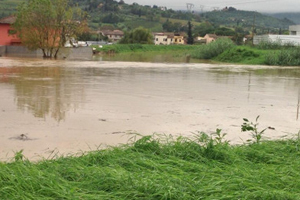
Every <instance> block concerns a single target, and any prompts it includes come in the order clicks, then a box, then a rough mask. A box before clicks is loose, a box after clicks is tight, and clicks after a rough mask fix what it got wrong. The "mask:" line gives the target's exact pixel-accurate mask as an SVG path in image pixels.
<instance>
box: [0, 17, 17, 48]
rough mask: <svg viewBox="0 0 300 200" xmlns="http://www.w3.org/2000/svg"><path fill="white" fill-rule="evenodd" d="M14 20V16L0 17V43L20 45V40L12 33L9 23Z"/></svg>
mask: <svg viewBox="0 0 300 200" xmlns="http://www.w3.org/2000/svg"><path fill="white" fill-rule="evenodd" d="M15 21H16V17H14V16H9V17H5V18H2V19H0V45H4V46H10V45H20V44H21V40H20V39H19V38H17V36H15V35H13V33H14V30H13V28H12V27H11V25H12V24H13V23H14V22H15Z"/></svg>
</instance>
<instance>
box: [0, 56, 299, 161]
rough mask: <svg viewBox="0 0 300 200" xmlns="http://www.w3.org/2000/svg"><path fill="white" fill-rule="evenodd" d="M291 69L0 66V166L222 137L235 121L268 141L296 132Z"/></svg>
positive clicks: (231, 133) (233, 133)
mask: <svg viewBox="0 0 300 200" xmlns="http://www.w3.org/2000/svg"><path fill="white" fill-rule="evenodd" d="M299 90H300V68H298V67H289V68H283V67H270V66H245V65H243V66H239V65H220V64H219V65H217V64H205V63H188V64H186V63H144V62H117V61H101V59H100V60H99V59H96V60H94V61H62V60H61V61H51V60H38V59H18V58H3V57H2V58H0V91H1V98H0V159H1V160H9V159H10V158H12V157H13V154H14V152H17V151H20V150H23V153H24V155H25V156H26V157H27V158H30V159H32V160H34V159H39V158H41V157H45V158H52V157H55V155H56V154H57V155H61V154H68V153H77V152H80V151H88V150H94V149H97V148H104V147H105V146H106V145H118V144H120V143H126V142H127V141H128V139H129V138H130V137H131V136H130V135H128V133H135V132H136V133H140V134H143V135H149V134H153V133H160V134H166V135H169V134H171V135H174V136H178V135H185V136H192V135H193V134H195V133H197V132H198V131H203V132H206V133H212V132H214V131H215V130H216V128H219V129H222V132H225V133H227V134H228V135H227V136H226V139H227V140H230V141H231V143H242V142H243V141H246V140H247V139H249V134H247V133H241V128H240V127H241V124H242V123H243V120H242V119H243V118H248V119H249V120H251V121H254V120H255V118H256V116H258V115H260V119H259V123H260V125H259V128H261V129H263V128H266V127H270V129H268V130H266V136H268V137H269V138H280V137H282V136H285V135H288V136H289V137H292V136H293V135H295V134H297V133H298V131H299V129H300V121H299V120H298V118H299V117H300V116H298V115H299Z"/></svg>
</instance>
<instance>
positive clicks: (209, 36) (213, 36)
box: [204, 34, 218, 44]
mask: <svg viewBox="0 0 300 200" xmlns="http://www.w3.org/2000/svg"><path fill="white" fill-rule="evenodd" d="M204 39H205V40H206V44H209V43H211V42H213V41H215V40H216V39H218V36H217V35H216V34H206V35H205V36H204Z"/></svg>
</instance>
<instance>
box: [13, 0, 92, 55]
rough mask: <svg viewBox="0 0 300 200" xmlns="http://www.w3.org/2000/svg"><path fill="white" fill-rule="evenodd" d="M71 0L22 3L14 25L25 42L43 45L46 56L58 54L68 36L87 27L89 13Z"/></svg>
mask: <svg viewBox="0 0 300 200" xmlns="http://www.w3.org/2000/svg"><path fill="white" fill-rule="evenodd" d="M69 5H70V4H69V0H30V1H28V2H26V3H23V4H21V6H20V7H19V9H18V12H17V15H16V17H17V19H16V22H15V23H14V25H13V26H14V29H15V30H16V32H17V35H18V36H19V38H20V39H21V42H22V44H23V45H25V46H26V47H27V48H28V49H30V50H37V49H41V50H42V52H43V57H44V58H52V57H54V58H56V57H57V54H58V52H59V50H60V48H61V47H63V46H64V45H65V43H66V41H67V40H68V39H71V38H76V37H77V35H79V34H81V33H82V32H83V31H84V29H85V27H86V14H85V13H84V12H82V10H81V9H80V8H78V7H74V8H72V7H70V6H69Z"/></svg>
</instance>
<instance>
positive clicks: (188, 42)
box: [187, 21, 194, 44]
mask: <svg viewBox="0 0 300 200" xmlns="http://www.w3.org/2000/svg"><path fill="white" fill-rule="evenodd" d="M187 35H188V39H187V44H193V43H194V38H193V34H192V24H191V22H190V21H189V22H188V32H187Z"/></svg>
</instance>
